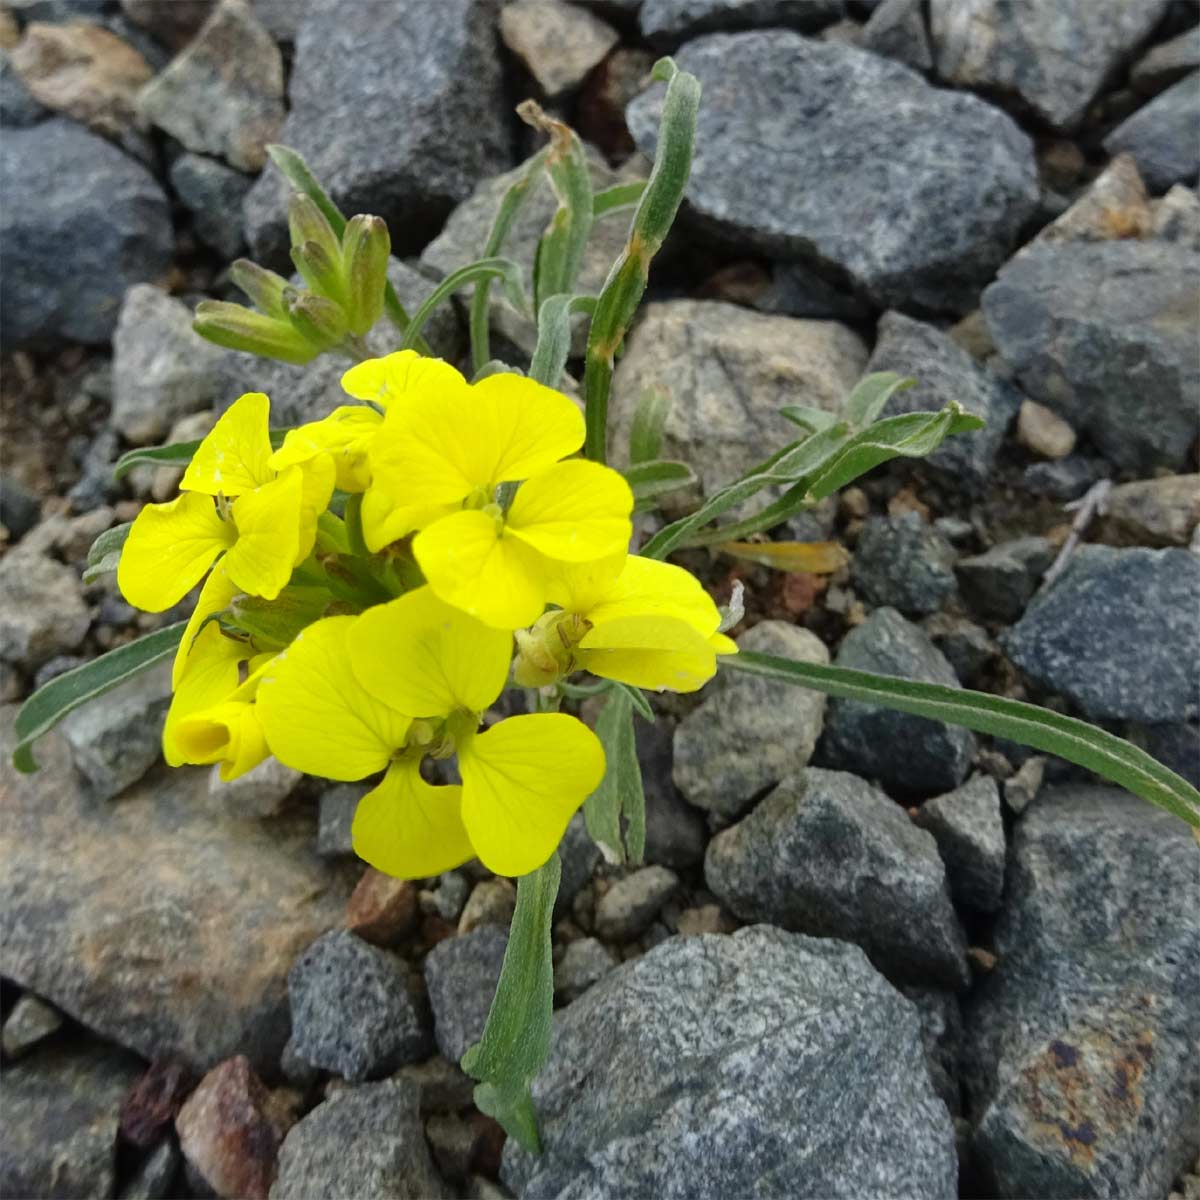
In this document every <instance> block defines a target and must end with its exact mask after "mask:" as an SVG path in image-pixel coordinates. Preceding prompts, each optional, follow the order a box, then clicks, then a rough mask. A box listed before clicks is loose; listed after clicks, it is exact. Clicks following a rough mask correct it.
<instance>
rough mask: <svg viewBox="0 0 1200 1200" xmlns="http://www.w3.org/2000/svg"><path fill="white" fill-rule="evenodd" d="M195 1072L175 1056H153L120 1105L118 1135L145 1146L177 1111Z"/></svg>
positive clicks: (168, 1122)
mask: <svg viewBox="0 0 1200 1200" xmlns="http://www.w3.org/2000/svg"><path fill="white" fill-rule="evenodd" d="M196 1079H197V1076H196V1072H195V1071H194V1070H192V1068H191V1067H190V1066H188V1064H187V1063H185V1062H183V1061H182V1060H181V1059H178V1058H156V1059H155V1060H154V1061H153V1062H152V1063H151V1064H150V1068H149V1070H147V1072H146V1073H145V1075H143V1076H142V1077H141V1079H139V1080H138V1081H137V1083H135V1084H134V1085H133V1087H132V1089H131V1090H130V1092H129V1095H128V1096H126V1097H125V1101H124V1103H123V1104H122V1105H121V1135H122V1136H123V1137H124V1138H125V1139H126V1140H127V1141H130V1142H132V1143H133V1144H134V1145H135V1146H141V1147H142V1148H143V1149H149V1147H151V1146H153V1145H154V1144H155V1143H156V1142H157V1141H158V1140H159V1139H160V1138H161V1137H162V1134H163V1130H164V1129H166V1127H167V1126H168V1125H170V1124H171V1122H172V1121H174V1120H175V1118H176V1116H178V1114H179V1110H180V1108H181V1107H182V1106H183V1102H184V1100H186V1099H187V1096H188V1093H189V1092H190V1091H191V1090H192V1089H193V1088H194V1087H195V1086H196Z"/></svg>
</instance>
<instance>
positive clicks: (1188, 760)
mask: <svg viewBox="0 0 1200 1200" xmlns="http://www.w3.org/2000/svg"><path fill="white" fill-rule="evenodd" d="M1125 737H1127V738H1128V739H1129V740H1130V741H1131V742H1133V744H1134V745H1135V746H1141V748H1142V749H1143V750H1145V751H1146V753H1147V754H1149V755H1150V756H1151V757H1152V758H1156V759H1158V761H1159V762H1160V763H1163V764H1164V765H1165V766H1168V767H1170V768H1171V770H1172V771H1174V772H1175V774H1176V775H1182V776H1183V778H1184V779H1186V780H1187V781H1188V783H1190V784H1191V785H1192V787H1194V788H1198V789H1200V726H1196V725H1192V724H1189V723H1188V722H1186V721H1175V722H1172V723H1171V724H1168V725H1129V726H1127V727H1126V729H1125Z"/></svg>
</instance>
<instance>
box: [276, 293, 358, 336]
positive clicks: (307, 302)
mask: <svg viewBox="0 0 1200 1200" xmlns="http://www.w3.org/2000/svg"><path fill="white" fill-rule="evenodd" d="M288 315H289V316H290V317H291V320H292V325H293V326H294V327H295V328H296V329H297V330H298V331H299V332H300V333H301V334H302V335H303V336H304V337H305V338H306V339H307V340H308V341H309V342H311V343H313V344H314V345H315V346H317V347H318V348H319V349H321V350H329V349H331V348H332V347H334V346H336V345H338V343H339V342H341V340H342V339H343V338H344V337H345V336H346V328H347V326H346V314H345V313H344V312H343V311H342V307H341V305H340V304H335V303H334V302H333V301H332V300H327V299H325V297H324V296H314V295H312V294H311V293H310V292H301V293H300V295H299V296H297V297H296V299H295V300H293V301H292V303H291V304H290V305H289V307H288Z"/></svg>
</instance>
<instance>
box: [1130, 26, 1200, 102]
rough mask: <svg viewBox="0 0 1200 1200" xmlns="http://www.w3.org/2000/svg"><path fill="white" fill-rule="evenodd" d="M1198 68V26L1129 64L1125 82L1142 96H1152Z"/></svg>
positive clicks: (1199, 38)
mask: <svg viewBox="0 0 1200 1200" xmlns="http://www.w3.org/2000/svg"><path fill="white" fill-rule="evenodd" d="M1198 67H1200V25H1193V26H1192V27H1191V29H1185V30H1184V31H1183V32H1182V33H1180V34H1176V35H1175V37H1173V38H1171V40H1170V41H1167V42H1160V43H1159V44H1158V45H1157V46H1154V47H1153V48H1152V49H1150V50H1148V51H1147V52H1146V53H1145V54H1143V55H1142V57H1141V58H1139V59H1138V61H1137V62H1136V63H1134V65H1133V70H1131V71H1130V72H1129V82H1130V83H1131V84H1132V85H1133V87H1134V88H1135V90H1137V91H1139V92H1141V93H1142V94H1143V95H1147V96H1154V95H1157V94H1158V93H1159V92H1161V91H1162V90H1163V88H1165V87H1168V86H1170V85H1171V84H1172V83H1174V82H1175V81H1176V80H1177V79H1181V78H1183V76H1185V75H1187V74H1188V72H1189V71H1194V70H1196V69H1197V68H1198Z"/></svg>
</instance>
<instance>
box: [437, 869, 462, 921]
mask: <svg viewBox="0 0 1200 1200" xmlns="http://www.w3.org/2000/svg"><path fill="white" fill-rule="evenodd" d="M470 894H471V881H470V880H469V879H468V878H467V877H466V875H464V874H463V873H462V872H461V871H443V872H442V874H441V875H440V876H439V878H438V882H437V887H435V888H434V889H433V891H432V892H431V893H430V897H431V905H432V908H433V911H434V912H435V913H437V915H438V916H439V917H441V918H442V920H443V921H449V922H450V923H451V924H453V923H454V922H455V921H457V920H458V917H459V914H460V913H461V912H462V910H463V905H464V904H466V902H467V897H468V896H469V895H470Z"/></svg>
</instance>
